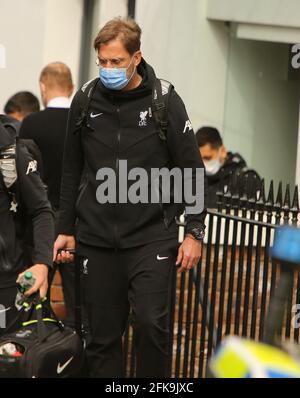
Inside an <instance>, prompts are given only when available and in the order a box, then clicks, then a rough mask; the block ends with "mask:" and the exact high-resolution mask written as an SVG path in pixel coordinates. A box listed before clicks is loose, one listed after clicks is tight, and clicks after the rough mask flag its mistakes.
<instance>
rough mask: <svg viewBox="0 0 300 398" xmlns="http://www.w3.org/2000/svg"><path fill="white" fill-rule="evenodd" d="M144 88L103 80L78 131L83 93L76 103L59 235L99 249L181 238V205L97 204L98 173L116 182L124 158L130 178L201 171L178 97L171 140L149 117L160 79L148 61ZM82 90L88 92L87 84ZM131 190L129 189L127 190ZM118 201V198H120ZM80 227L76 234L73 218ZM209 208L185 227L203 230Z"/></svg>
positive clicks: (173, 101) (172, 106) (172, 108)
mask: <svg viewBox="0 0 300 398" xmlns="http://www.w3.org/2000/svg"><path fill="white" fill-rule="evenodd" d="M138 72H139V74H140V75H141V76H142V83H141V84H140V86H139V87H137V88H135V89H133V90H130V91H113V90H108V89H107V88H105V87H104V86H103V84H102V83H101V81H99V82H98V84H97V86H96V88H95V90H94V92H93V95H92V97H91V102H90V106H89V109H88V115H87V122H86V124H85V125H84V126H83V128H82V129H80V127H78V118H79V116H80V114H81V111H82V109H81V105H80V104H81V103H82V102H81V100H80V96H82V95H83V92H82V90H83V89H82V90H79V91H78V92H77V93H76V95H75V97H74V99H73V102H72V105H71V109H70V113H69V121H68V131H67V137H66V142H65V152H64V167H63V178H62V186H61V201H60V219H59V227H58V231H59V233H60V234H66V235H74V234H75V232H77V239H78V241H80V242H82V243H85V244H89V245H93V246H99V247H112V248H113V247H114V248H128V247H135V246H138V245H142V244H146V243H149V242H151V241H157V240H165V239H170V238H172V237H175V236H177V234H178V226H177V225H176V223H175V216H178V215H179V214H180V212H181V211H182V209H183V208H184V203H182V204H179V205H178V204H165V205H163V206H162V205H160V204H150V203H149V204H147V203H137V204H132V203H125V204H124V203H116V204H111V203H105V204H100V203H99V202H98V201H97V198H96V192H97V188H98V187H99V185H100V184H101V183H102V182H103V181H97V179H96V175H97V172H98V170H99V169H102V168H104V167H107V168H110V169H112V170H114V171H115V172H116V175H117V179H118V176H119V172H120V169H119V165H120V160H127V162H128V172H129V171H130V170H131V169H132V168H135V167H140V168H143V169H145V170H147V171H148V172H150V169H151V168H159V169H161V168H162V167H167V168H173V167H179V168H180V169H183V168H191V169H193V179H195V170H196V168H203V162H202V159H201V157H200V154H199V151H198V147H197V144H196V140H195V136H194V132H193V130H192V127H191V125H190V124H189V118H188V116H187V113H186V110H185V106H184V104H183V102H182V100H181V98H180V97H179V96H178V94H177V93H176V92H175V91H173V93H172V94H171V96H170V99H169V107H168V132H167V141H166V142H164V141H162V140H161V139H160V137H159V135H158V132H157V126H156V124H155V121H154V118H153V117H152V112H151V101H152V88H153V84H154V81H155V78H156V77H155V74H154V71H153V69H152V68H151V66H149V65H148V64H147V63H146V62H145V61H144V60H142V62H141V64H140V65H139V67H138ZM83 87H84V86H83ZM130 185H131V183H130V184H128V186H130ZM117 200H118V199H117ZM76 217H77V218H78V219H77V225H76V227H77V228H75V220H76ZM204 217H205V210H204V211H203V212H202V213H201V214H195V215H190V216H188V217H187V221H188V226H187V228H188V229H189V228H194V227H197V226H200V225H201V226H202V225H203V223H204Z"/></svg>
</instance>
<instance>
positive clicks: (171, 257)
mask: <svg viewBox="0 0 300 398" xmlns="http://www.w3.org/2000/svg"><path fill="white" fill-rule="evenodd" d="M177 251H178V242H177V241H176V240H174V239H172V240H167V241H162V242H154V243H150V244H148V245H144V246H140V247H136V248H130V249H120V250H118V251H116V250H114V249H104V248H97V247H91V246H86V245H82V244H79V245H78V247H77V253H78V254H79V255H80V256H82V257H83V288H84V289H83V290H84V302H85V305H86V308H87V313H88V321H89V325H90V331H91V336H90V341H89V343H88V345H87V356H88V365H89V374H90V376H91V377H123V376H124V375H123V362H122V335H123V333H124V330H125V328H126V325H127V320H128V314H129V310H130V308H131V311H132V316H133V326H134V329H135V344H136V347H135V348H136V356H137V358H136V359H137V370H136V376H137V377H165V376H166V371H167V362H168V361H167V360H168V337H169V330H168V329H169V313H170V295H171V284H172V283H171V282H172V276H173V272H175V262H176V257H177Z"/></svg>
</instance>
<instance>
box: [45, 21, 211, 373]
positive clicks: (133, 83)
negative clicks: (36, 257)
mask: <svg viewBox="0 0 300 398" xmlns="http://www.w3.org/2000/svg"><path fill="white" fill-rule="evenodd" d="M140 37H141V29H140V27H139V26H138V25H137V24H136V22H135V21H133V20H132V19H125V20H124V19H121V18H116V19H113V20H112V21H109V22H108V23H107V24H106V25H105V26H104V27H103V28H102V29H101V30H100V32H99V34H98V35H97V37H96V39H95V42H94V48H95V50H96V60H97V61H96V63H97V65H98V66H99V78H97V79H95V80H93V81H92V82H88V83H86V84H85V85H84V86H83V87H82V88H81V89H80V90H79V91H78V92H77V93H76V95H75V97H74V99H73V102H72V105H71V109H70V113H69V121H68V129H67V138H66V143H65V153H64V166H63V178H62V191H61V197H60V216H59V223H58V224H59V225H58V231H59V234H60V235H59V236H58V238H57V240H56V243H55V246H54V255H53V256H54V258H55V259H56V261H57V262H68V261H72V253H71V252H70V250H68V249H73V248H74V247H75V236H76V253H77V255H78V256H80V257H81V258H82V259H83V262H82V263H83V292H84V294H83V296H84V301H85V303H86V308H87V312H88V321H89V326H90V331H91V336H90V341H89V342H88V345H87V359H88V368H89V375H90V376H91V377H122V376H124V374H123V359H122V335H123V333H124V331H125V328H126V325H127V320H128V314H129V311H130V310H131V311H132V317H133V318H132V319H133V327H134V330H135V340H134V341H135V352H136V376H137V377H166V376H167V371H168V359H169V358H170V357H169V354H170V353H169V344H168V340H169V316H170V313H169V312H170V301H169V299H170V293H171V281H172V274H173V272H175V271H174V270H175V269H176V264H177V266H178V268H177V269H178V272H183V271H186V270H189V269H191V268H192V267H193V266H195V265H196V264H197V263H198V261H199V258H200V255H201V248H202V239H203V234H204V228H205V226H204V219H205V209H198V210H197V211H195V213H196V214H188V215H187V216H186V223H187V224H186V229H185V232H186V233H185V236H183V242H182V243H179V242H178V225H177V224H176V219H175V216H176V217H179V216H180V214H181V212H182V210H183V209H184V208H186V203H184V202H182V203H178V202H176V203H175V202H174V201H173V202H172V203H170V202H169V203H168V204H165V203H157V202H156V203H154V201H153V202H151V200H149V201H146V202H145V201H142V200H141V201H138V202H132V201H131V200H130V199H129V198H128V197H129V196H130V195H129V189H130V188H132V187H133V181H128V188H129V189H127V192H126V193H127V198H126V199H127V200H125V201H124V200H121V199H120V198H119V195H118V194H117V195H116V201H114V200H112V201H104V202H101V201H98V200H99V194H97V193H98V192H99V187H100V184H101V182H103V179H105V178H106V177H104V178H102V177H100V173H99V171H100V172H102V171H103V170H104V169H108V170H109V171H111V172H113V173H114V175H115V176H117V179H119V176H120V175H124V174H123V172H124V169H122V167H123V166H122V165H123V164H124V161H127V166H128V169H127V171H126V176H125V178H126V177H128V176H129V172H130V171H134V170H133V169H135V170H136V168H139V169H140V170H141V169H142V170H143V171H144V172H145V173H149V172H151V171H152V169H154V168H155V169H156V170H157V169H162V168H165V169H166V168H169V169H171V168H172V169H173V168H175V167H178V168H180V169H184V168H189V169H192V172H193V176H192V181H193V183H194V182H196V174H197V173H196V171H198V169H201V170H199V171H200V172H202V175H204V165H203V162H202V160H201V156H200V154H199V151H198V147H197V143H196V140H195V135H194V132H193V128H192V126H191V123H190V121H189V118H188V116H187V113H186V110H185V107H184V104H183V101H182V100H181V98H180V97H179V96H178V94H177V93H176V91H175V90H173V91H171V93H170V96H169V100H168V127H167V134H166V137H167V139H166V140H165V141H163V140H162V138H161V136H159V133H158V129H157V124H156V121H155V118H154V117H153V112H152V105H153V103H152V99H153V88H154V85H155V83H156V82H157V80H156V76H155V72H154V70H153V68H152V67H151V66H150V65H149V64H148V63H147V62H146V61H145V60H144V59H143V57H142V53H141V50H140V45H141V43H140ZM91 84H93V89H92V88H91ZM85 93H90V97H89V103H88V108H86V106H85V107H83V106H82V104H83V103H84V100H85V99H86V97H85ZM162 95H163V92H162ZM83 110H84V111H85V112H83ZM83 115H84V116H83ZM121 162H122V163H121ZM147 176H148V174H147ZM141 182H142V183H143V184H144V185H147V189H148V184H147V182H146V179H143V178H141ZM120 185H121V184H120ZM120 185H118V184H115V185H114V187H111V186H110V188H112V191H114V192H117V193H118V192H119V188H120ZM203 185H204V184H203ZM160 187H161V186H160ZM154 188H155V187H154ZM201 189H202V191H203V190H204V188H203V186H202V187H201ZM123 192H124V191H123ZM202 193H203V192H202ZM102 197H103V195H102V196H101V195H100V199H101V198H102ZM180 209H181V210H180ZM179 210H180V212H179ZM75 227H76V228H75ZM180 240H181V239H180ZM59 249H62V252H61V253H59V254H57V253H58V250H59Z"/></svg>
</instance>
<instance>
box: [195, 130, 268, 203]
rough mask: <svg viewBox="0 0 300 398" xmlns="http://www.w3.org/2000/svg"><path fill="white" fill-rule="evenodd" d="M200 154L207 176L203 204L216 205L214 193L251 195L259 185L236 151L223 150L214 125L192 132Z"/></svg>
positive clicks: (255, 176) (251, 170)
mask: <svg viewBox="0 0 300 398" xmlns="http://www.w3.org/2000/svg"><path fill="white" fill-rule="evenodd" d="M196 139H197V142H198V147H199V151H200V155H201V157H202V160H203V162H204V165H205V169H206V178H207V192H206V205H207V207H208V208H217V207H218V195H217V193H218V192H221V193H222V192H226V191H227V189H229V190H230V191H231V193H234V192H236V193H237V194H238V195H240V197H241V196H243V195H245V194H246V195H247V197H248V198H250V197H253V196H254V197H255V195H256V193H257V192H258V191H259V190H260V188H261V179H260V176H259V175H258V173H257V172H256V171H255V170H254V169H250V168H248V167H247V164H246V161H245V159H244V158H243V157H242V156H241V155H240V154H239V153H233V152H229V151H227V149H226V148H225V146H224V144H223V140H222V138H221V135H220V133H219V131H218V130H217V129H216V128H215V127H210V126H203V127H201V128H200V129H199V130H198V131H197V133H196Z"/></svg>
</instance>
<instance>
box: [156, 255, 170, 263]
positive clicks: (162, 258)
mask: <svg viewBox="0 0 300 398" xmlns="http://www.w3.org/2000/svg"><path fill="white" fill-rule="evenodd" d="M167 258H169V257H160V255H159V254H158V255H157V257H156V259H157V260H159V261H160V260H166V259H167Z"/></svg>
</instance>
